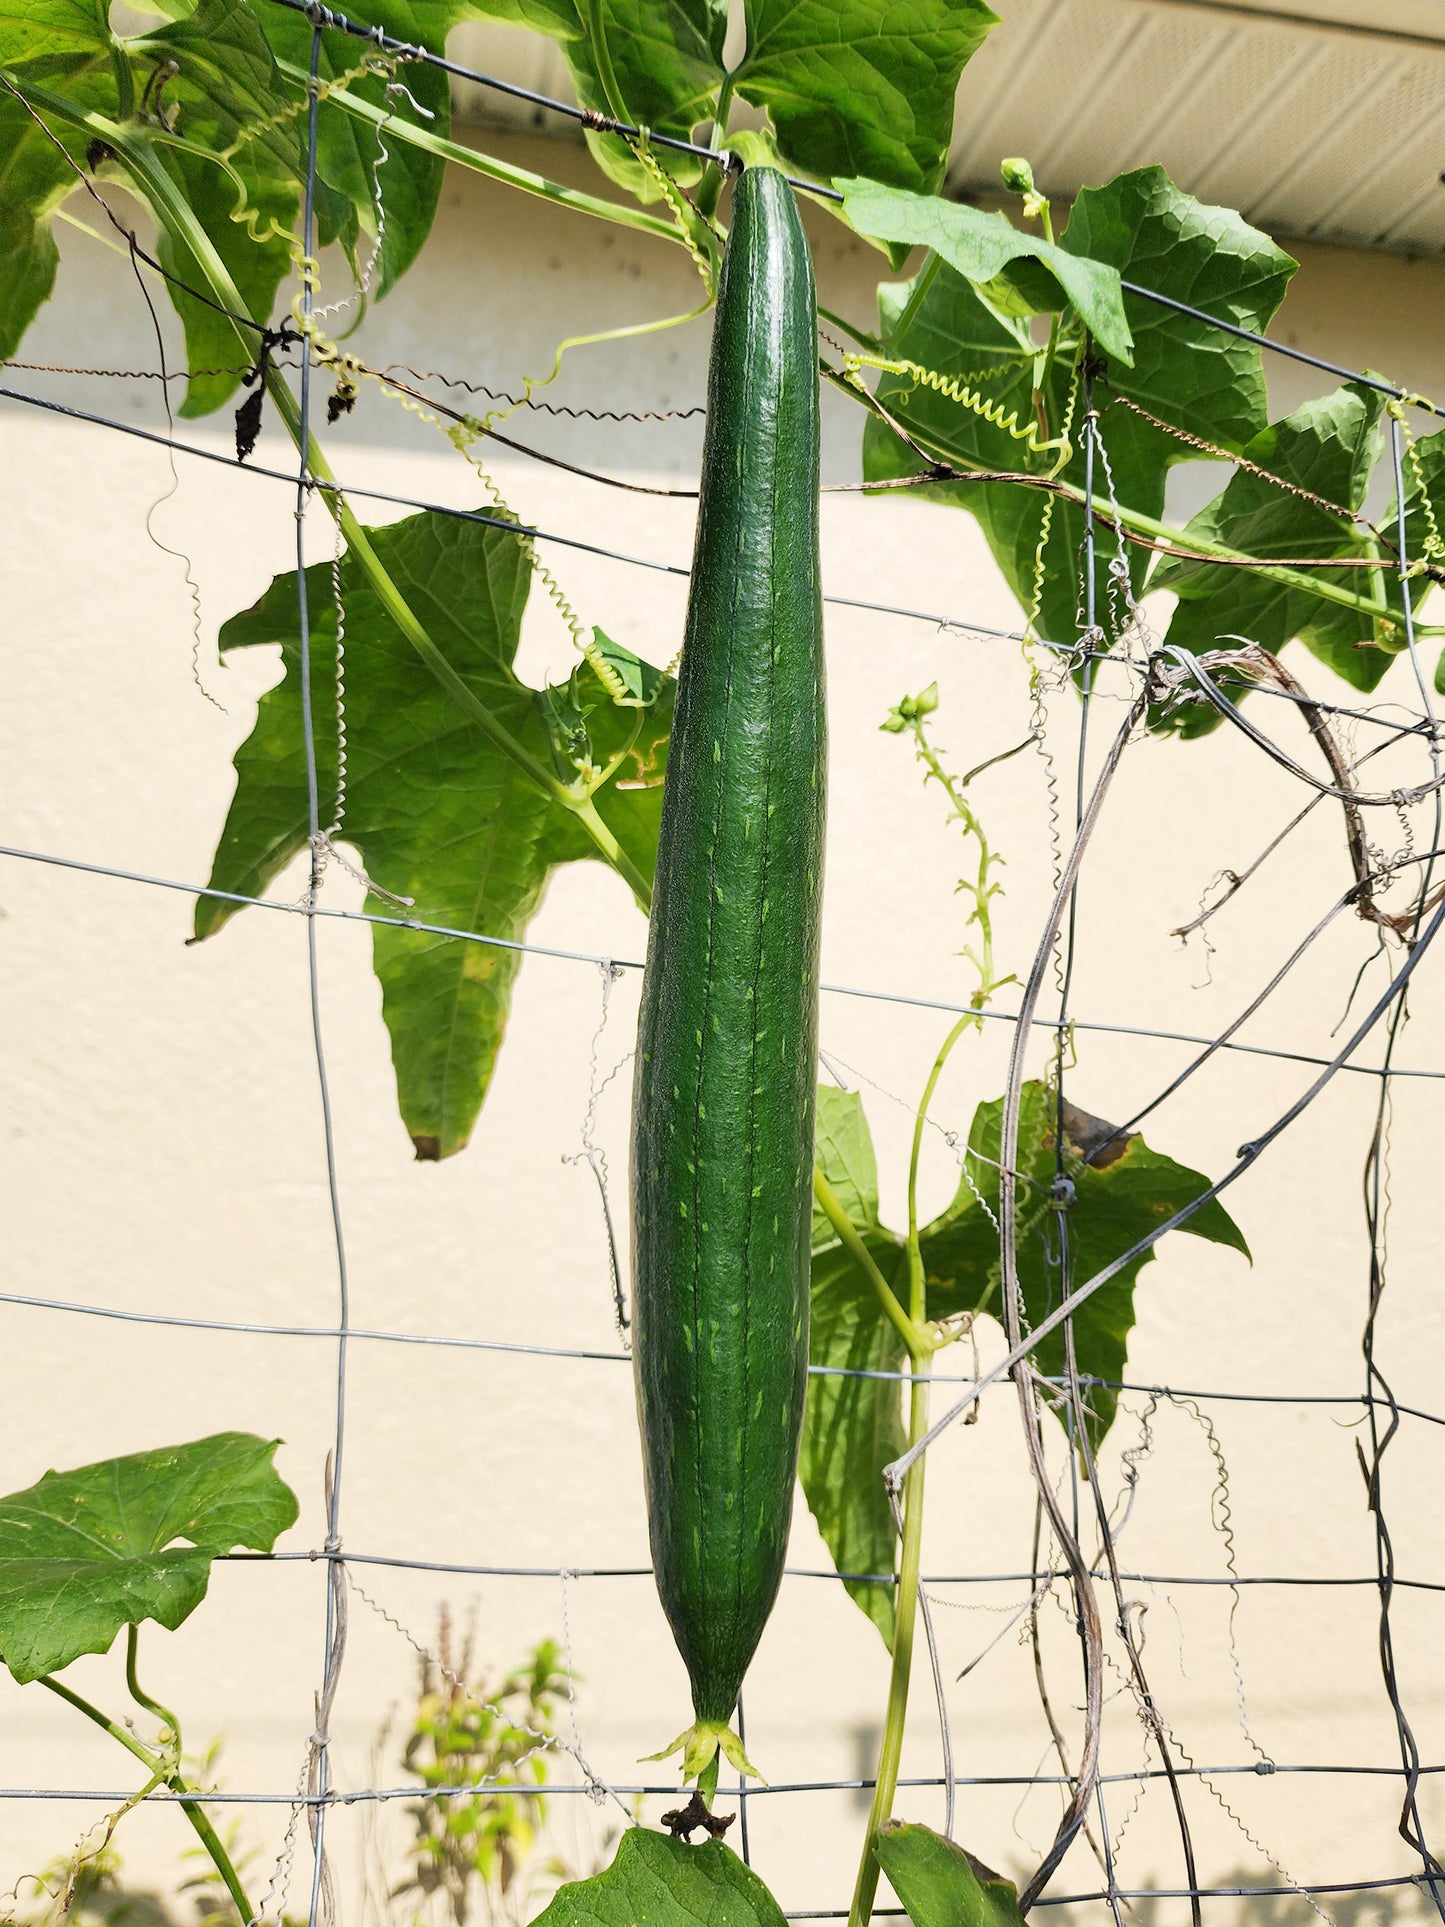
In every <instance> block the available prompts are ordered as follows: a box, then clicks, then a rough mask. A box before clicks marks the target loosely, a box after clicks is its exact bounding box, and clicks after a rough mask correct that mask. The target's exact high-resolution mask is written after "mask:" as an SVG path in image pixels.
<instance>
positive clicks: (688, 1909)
mask: <svg viewBox="0 0 1445 1927" xmlns="http://www.w3.org/2000/svg"><path fill="white" fill-rule="evenodd" d="M533 1927H783V1912H782V1909H781V1908H780V1907H779V1906H778V1903H777V1901H776V1900H774V1899H773V1896H772V1895H771V1894H770V1893H769V1892H768V1890H767V1888H766V1887H765V1886H764V1885H763V1883H762V1881H761V1880H759V1879H758V1876H757V1875H756V1874H755V1873H754V1872H753V1871H752V1869H751V1868H750V1867H747V1866H745V1865H744V1864H743V1862H742V1861H741V1860H739V1858H738V1856H737V1855H736V1854H735V1853H734V1852H733V1850H732V1848H731V1847H727V1846H724V1845H723V1843H722V1841H721V1840H705V1841H704V1842H703V1843H702V1845H701V1846H698V1847H690V1846H688V1845H686V1843H685V1842H683V1841H681V1840H673V1839H671V1838H670V1837H669V1836H668V1835H667V1834H665V1833H653V1832H652V1831H651V1830H650V1829H648V1828H646V1827H629V1828H628V1829H627V1831H626V1832H625V1833H624V1834H623V1836H622V1838H621V1839H620V1840H619V1841H618V1843H617V1852H616V1853H615V1854H614V1855H613V1859H612V1865H611V1866H610V1867H607V1868H605V1869H604V1870H603V1872H601V1873H598V1874H593V1875H592V1877H591V1879H590V1880H569V1881H568V1882H567V1883H566V1885H565V1886H562V1887H559V1888H558V1889H557V1891H556V1893H555V1894H554V1895H553V1896H552V1899H551V1901H550V1902H549V1904H548V1905H547V1906H546V1908H544V1910H543V1911H542V1912H541V1913H540V1914H538V1916H537V1918H536V1920H535V1921H534V1922H533Z"/></svg>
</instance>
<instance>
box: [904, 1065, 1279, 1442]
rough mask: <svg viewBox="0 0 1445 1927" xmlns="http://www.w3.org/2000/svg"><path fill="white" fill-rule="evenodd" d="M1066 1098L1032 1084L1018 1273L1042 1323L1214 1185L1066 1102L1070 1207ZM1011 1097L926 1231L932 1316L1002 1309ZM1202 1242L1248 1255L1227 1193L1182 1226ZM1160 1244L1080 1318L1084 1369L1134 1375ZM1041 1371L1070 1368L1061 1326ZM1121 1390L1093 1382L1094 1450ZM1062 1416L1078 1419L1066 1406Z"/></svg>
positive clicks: (980, 1129)
mask: <svg viewBox="0 0 1445 1927" xmlns="http://www.w3.org/2000/svg"><path fill="white" fill-rule="evenodd" d="M1056 1121H1057V1120H1056V1100H1055V1095H1054V1092H1053V1091H1052V1090H1051V1089H1050V1088H1049V1087H1048V1086H1047V1085H1045V1084H1041V1083H1037V1082H1034V1083H1027V1084H1025V1085H1024V1087H1023V1092H1022V1098H1021V1105H1020V1113H1019V1137H1018V1155H1017V1160H1016V1168H1017V1170H1018V1173H1019V1187H1018V1201H1019V1202H1018V1226H1019V1230H1018V1269H1019V1285H1020V1289H1021V1293H1022V1297H1023V1307H1024V1315H1025V1318H1026V1320H1027V1321H1028V1323H1029V1324H1030V1325H1037V1324H1039V1323H1040V1322H1041V1321H1042V1320H1043V1319H1044V1318H1046V1317H1047V1316H1048V1314H1049V1313H1050V1312H1051V1311H1052V1310H1053V1309H1054V1308H1055V1306H1056V1305H1058V1304H1059V1303H1060V1302H1061V1300H1062V1299H1063V1298H1064V1297H1065V1295H1066V1293H1067V1291H1071V1290H1073V1289H1074V1288H1075V1287H1076V1286H1078V1285H1081V1284H1083V1283H1084V1281H1085V1280H1086V1279H1088V1278H1090V1277H1092V1276H1093V1275H1094V1273H1095V1272H1097V1271H1100V1270H1102V1269H1103V1268H1104V1266H1105V1265H1107V1264H1110V1263H1112V1261H1113V1260H1114V1259H1115V1258H1117V1257H1118V1256H1119V1255H1120V1254H1121V1253H1122V1252H1125V1251H1127V1250H1128V1249H1129V1248H1130V1246H1132V1245H1133V1244H1135V1243H1136V1242H1137V1241H1138V1240H1139V1239H1140V1238H1142V1237H1144V1236H1146V1235H1147V1233H1149V1232H1150V1231H1152V1230H1153V1229H1154V1228H1155V1227H1156V1226H1157V1225H1158V1224H1159V1223H1160V1222H1161V1221H1162V1220H1164V1219H1166V1218H1169V1217H1172V1216H1173V1214H1174V1213H1175V1212H1176V1211H1178V1210H1180V1209H1181V1208H1182V1207H1183V1206H1184V1205H1186V1204H1188V1203H1189V1202H1190V1201H1191V1199H1194V1198H1197V1197H1198V1196H1199V1195H1200V1193H1201V1192H1203V1191H1206V1190H1208V1188H1209V1180H1208V1178H1206V1177H1204V1176H1203V1175H1202V1174H1201V1173H1200V1172H1198V1171H1191V1170H1190V1169H1189V1168H1188V1167H1187V1166H1186V1165H1182V1164H1176V1163H1175V1161H1174V1160H1173V1159H1172V1158H1170V1157H1166V1156H1164V1154H1163V1153H1162V1152H1159V1151H1154V1150H1151V1149H1150V1147H1149V1146H1148V1145H1147V1144H1146V1143H1145V1142H1144V1140H1143V1138H1142V1137H1139V1136H1137V1135H1133V1134H1131V1135H1129V1136H1126V1137H1122V1138H1121V1137H1120V1136H1118V1135H1117V1133H1115V1131H1114V1127H1113V1126H1112V1125H1110V1124H1107V1123H1105V1122H1104V1121H1103V1120H1102V1119H1100V1118H1096V1117H1092V1116H1090V1115H1089V1113H1088V1112H1086V1111H1080V1110H1078V1109H1076V1108H1075V1107H1074V1106H1073V1105H1071V1104H1065V1106H1064V1120H1063V1121H1064V1171H1065V1175H1066V1176H1067V1178H1068V1179H1069V1181H1070V1182H1071V1183H1072V1185H1073V1187H1074V1192H1073V1200H1072V1202H1071V1203H1070V1204H1069V1205H1068V1207H1067V1209H1066V1210H1060V1209H1058V1208H1056V1205H1055V1202H1054V1201H1053V1199H1052V1198H1051V1189H1052V1186H1053V1183H1054V1176H1055V1169H1056V1160H1055V1156H1054V1146H1055V1129H1056ZM1002 1142H1003V1100H1002V1098H999V1099H997V1100H995V1101H993V1102H991V1103H987V1104H981V1105H980V1106H979V1107H978V1109H977V1111H975V1113H974V1118H973V1125H972V1128H971V1130H970V1132H969V1140H968V1151H967V1153H966V1160H965V1171H964V1177H963V1181H962V1182H961V1183H960V1185H959V1188H958V1193H957V1195H956V1197H955V1198H954V1200H953V1203H952V1204H951V1205H950V1206H949V1207H948V1209H947V1211H945V1212H943V1213H942V1214H941V1215H940V1216H939V1217H937V1218H935V1219H934V1221H933V1223H932V1224H930V1225H929V1226H927V1227H926V1229H925V1230H924V1232H923V1234H922V1238H921V1241H920V1242H921V1249H922V1255H923V1262H924V1267H925V1271H926V1273H927V1277H928V1309H929V1315H930V1316H931V1317H945V1316H948V1315H950V1314H953V1313H958V1312H965V1311H977V1310H984V1311H988V1312H990V1313H991V1314H992V1315H993V1316H994V1317H995V1318H997V1317H999V1316H1000V1293H1001V1290H1002V1285H1001V1278H1000V1259H999V1234H998V1227H997V1222H996V1220H997V1217H998V1213H999V1208H1000V1198H999V1162H1000V1159H1001V1156H1002ZM1179 1229H1180V1230H1181V1231H1188V1232H1190V1233H1191V1234H1192V1235H1193V1236H1194V1237H1196V1238H1205V1239H1207V1240H1209V1241H1210V1242H1211V1243H1213V1244H1223V1245H1229V1246H1232V1247H1233V1248H1234V1249H1235V1250H1236V1251H1240V1252H1242V1253H1243V1254H1244V1256H1245V1257H1246V1258H1247V1257H1248V1256H1249V1247H1248V1246H1247V1245H1246V1243H1245V1241H1244V1235H1243V1233H1242V1232H1241V1231H1240V1229H1239V1227H1238V1226H1237V1225H1236V1224H1235V1222H1234V1220H1233V1219H1232V1218H1231V1217H1230V1216H1229V1214H1228V1212H1227V1211H1226V1210H1225V1209H1224V1207H1223V1205H1222V1204H1220V1202H1219V1200H1218V1199H1217V1198H1213V1199H1211V1200H1210V1202H1209V1203H1208V1204H1206V1205H1203V1206H1201V1208H1200V1209H1199V1210H1198V1211H1197V1212H1196V1213H1195V1214H1194V1216H1193V1217H1191V1218H1188V1219H1186V1220H1185V1222H1184V1223H1183V1224H1182V1225H1181V1226H1180V1227H1179ZM1061 1230H1063V1231H1064V1232H1066V1233H1067V1238H1068V1252H1069V1264H1068V1278H1067V1284H1066V1283H1065V1280H1064V1278H1063V1277H1062V1276H1061V1272H1060V1264H1059V1253H1060V1249H1061V1247H1060V1233H1061ZM1156 1250H1157V1247H1151V1248H1150V1249H1149V1250H1148V1251H1146V1252H1143V1253H1141V1254H1140V1256H1139V1257H1137V1258H1135V1259H1134V1260H1133V1261H1132V1262H1131V1263H1130V1264H1128V1265H1126V1266H1125V1267H1124V1269H1123V1270H1122V1271H1120V1272H1118V1273H1117V1274H1116V1275H1115V1276H1114V1277H1113V1278H1111V1279H1110V1280H1109V1281H1108V1283H1107V1284H1104V1285H1101V1286H1100V1287H1099V1288H1098V1289H1097V1290H1096V1291H1095V1292H1094V1293H1093V1294H1092V1295H1091V1296H1090V1297H1089V1298H1087V1299H1085V1301H1084V1303H1083V1304H1082V1305H1081V1306H1080V1307H1079V1309H1078V1310H1077V1311H1076V1312H1075V1313H1074V1316H1073V1319H1072V1321H1071V1322H1072V1324H1073V1331H1074V1355H1075V1360H1076V1363H1077V1365H1078V1369H1079V1371H1080V1373H1081V1374H1083V1375H1085V1376H1092V1377H1098V1378H1102V1379H1111V1380H1118V1379H1121V1378H1122V1377H1123V1375H1124V1365H1125V1362H1126V1359H1127V1356H1128V1341H1129V1333H1130V1331H1131V1330H1132V1329H1133V1326H1134V1287H1135V1284H1136V1283H1137V1281H1138V1277H1139V1273H1140V1271H1141V1270H1142V1269H1143V1267H1144V1266H1145V1265H1146V1264H1148V1263H1149V1262H1150V1260H1151V1259H1152V1258H1153V1257H1154V1255H1155V1251H1156ZM1034 1359H1035V1362H1036V1363H1037V1364H1038V1366H1039V1369H1040V1370H1041V1371H1042V1372H1044V1373H1046V1374H1048V1375H1050V1376H1055V1375H1060V1374H1062V1373H1063V1371H1064V1369H1065V1341H1064V1334H1063V1332H1062V1330H1058V1331H1054V1332H1051V1333H1050V1334H1049V1335H1048V1336H1047V1337H1045V1338H1044V1339H1043V1341H1042V1342H1041V1343H1040V1345H1039V1346H1038V1347H1037V1349H1036V1351H1035V1352H1034ZM1117 1404H1118V1398H1117V1394H1116V1393H1115V1392H1113V1391H1112V1390H1110V1389H1109V1388H1108V1387H1107V1386H1094V1387H1091V1388H1090V1389H1089V1391H1088V1393H1087V1397H1086V1406H1087V1411H1088V1415H1089V1433H1090V1438H1091V1440H1092V1442H1093V1443H1094V1445H1095V1446H1096V1447H1097V1445H1098V1443H1099V1441H1100V1440H1101V1439H1102V1438H1103V1437H1104V1434H1105V1433H1106V1432H1107V1431H1108V1429H1109V1427H1110V1425H1111V1424H1112V1423H1113V1419H1114V1412H1115V1408H1116V1406H1117ZM1060 1421H1061V1423H1067V1414H1066V1413H1065V1412H1063V1411H1062V1410H1060Z"/></svg>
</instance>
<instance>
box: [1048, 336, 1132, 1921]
mask: <svg viewBox="0 0 1445 1927" xmlns="http://www.w3.org/2000/svg"><path fill="white" fill-rule="evenodd" d="M1098 434H1099V413H1098V410H1097V409H1096V408H1095V406H1094V377H1093V373H1092V371H1091V370H1090V369H1089V368H1088V367H1087V366H1086V367H1085V371H1084V556H1083V584H1082V587H1083V608H1082V610H1078V611H1076V617H1077V616H1078V615H1082V617H1083V632H1084V633H1083V638H1082V642H1083V655H1084V659H1083V665H1082V671H1081V674H1080V677H1079V746H1078V754H1077V759H1076V762H1075V767H1074V834H1075V836H1077V835H1078V833H1079V830H1080V828H1081V827H1082V824H1083V821H1084V802H1085V797H1084V780H1085V771H1086V766H1087V760H1088V746H1089V702H1090V697H1091V696H1092V694H1093V685H1094V649H1095V642H1096V637H1097V622H1098V573H1097V569H1098V550H1097V541H1096V528H1095V521H1094V477H1095V462H1096V457H1097V453H1098ZM1078 905H1079V892H1078V886H1077V883H1076V884H1075V887H1074V888H1073V890H1071V891H1070V893H1069V917H1068V925H1067V928H1066V932H1065V936H1064V957H1063V968H1062V971H1061V973H1060V979H1059V1022H1058V1028H1057V1029H1056V1030H1055V1032H1054V1186H1055V1191H1056V1194H1057V1196H1058V1202H1059V1210H1058V1211H1057V1213H1056V1215H1055V1231H1056V1238H1057V1243H1056V1246H1055V1250H1056V1253H1057V1273H1058V1281H1059V1297H1060V1302H1062V1301H1063V1299H1065V1298H1067V1297H1068V1295H1069V1291H1070V1288H1071V1272H1072V1269H1073V1266H1072V1262H1071V1259H1072V1253H1071V1250H1070V1244H1069V1225H1068V1212H1067V1201H1068V1199H1069V1195H1070V1194H1069V1193H1068V1192H1067V1191H1066V1190H1065V1188H1064V1187H1065V1186H1066V1185H1067V1183H1068V1175H1067V1172H1066V1170H1065V1163H1064V1052H1065V1048H1066V1036H1067V1033H1066V1031H1065V1028H1064V1026H1065V1025H1066V1023H1067V1022H1068V1016H1069V994H1070V991H1071V989H1072V987H1073V978H1074V948H1075V935H1076V929H1077V920H1078ZM1045 1262H1046V1263H1047V1262H1048V1260H1047V1257H1046V1258H1045ZM1063 1340H1064V1374H1065V1377H1066V1379H1067V1381H1068V1403H1067V1406H1066V1408H1065V1413H1064V1418H1065V1427H1066V1432H1067V1444H1068V1454H1069V1499H1070V1507H1071V1511H1072V1523H1073V1529H1074V1540H1075V1543H1076V1544H1078V1543H1079V1533H1080V1526H1081V1518H1080V1514H1081V1505H1080V1494H1079V1440H1078V1435H1077V1426H1078V1421H1079V1412H1080V1396H1079V1382H1078V1360H1077V1357H1076V1354H1075V1349H1074V1321H1073V1319H1072V1318H1070V1319H1069V1320H1068V1321H1067V1322H1066V1323H1065V1325H1064V1330H1063ZM1089 1564H1090V1566H1092V1564H1093V1561H1092V1560H1091V1561H1089ZM1035 1583H1036V1584H1037V1581H1035ZM1089 1583H1090V1585H1092V1584H1093V1581H1092V1579H1091V1580H1090V1581H1089ZM1079 1639H1080V1644H1081V1646H1082V1647H1083V1661H1084V1670H1085V1673H1086V1674H1087V1672H1088V1668H1089V1652H1088V1647H1087V1645H1086V1644H1085V1643H1084V1627H1083V1621H1082V1618H1081V1619H1080V1620H1079ZM1102 1751H1103V1736H1102V1734H1101V1735H1100V1760H1099V1772H1098V1774H1097V1775H1096V1777H1095V1783H1094V1804H1095V1806H1096V1808H1097V1809H1098V1814H1099V1838H1100V1848H1099V1851H1100V1856H1101V1858H1102V1861H1103V1873H1104V1880H1105V1884H1106V1886H1107V1888H1108V1901H1109V1909H1110V1912H1111V1913H1112V1914H1113V1916H1114V1921H1115V1927H1123V1916H1122V1914H1121V1912H1120V1906H1119V1899H1118V1881H1117V1879H1116V1878H1115V1872H1114V1853H1113V1843H1112V1840H1111V1838H1110V1832H1109V1816H1108V1812H1107V1810H1106V1807H1105V1802H1104V1788H1103V1784H1102V1777H1101V1776H1102V1771H1103V1758H1102Z"/></svg>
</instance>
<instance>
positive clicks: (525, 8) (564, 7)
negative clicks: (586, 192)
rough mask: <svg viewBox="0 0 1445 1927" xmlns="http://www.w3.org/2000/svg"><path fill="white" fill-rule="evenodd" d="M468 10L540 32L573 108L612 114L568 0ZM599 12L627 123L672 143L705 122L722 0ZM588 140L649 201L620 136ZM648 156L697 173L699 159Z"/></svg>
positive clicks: (665, 0) (667, 0)
mask: <svg viewBox="0 0 1445 1927" xmlns="http://www.w3.org/2000/svg"><path fill="white" fill-rule="evenodd" d="M469 11H470V12H472V13H473V14H480V15H483V16H485V17H487V18H489V19H493V20H510V21H514V22H516V23H517V24H518V25H520V26H527V27H532V28H534V29H536V30H537V31H538V32H540V33H545V34H549V35H550V36H551V37H552V38H553V39H554V40H557V41H558V42H560V44H561V50H562V53H563V55H564V56H565V58H566V61H567V65H568V67H569V68H570V69H571V73H572V80H573V84H574V86H575V87H576V90H577V98H578V100H579V101H580V102H581V104H582V105H583V106H584V107H590V108H592V109H593V110H594V111H595V112H597V113H602V114H610V113H611V111H612V109H611V106H610V105H609V103H608V100H607V97H606V94H605V92H604V91H603V86H602V81H601V78H600V76H599V74H598V71H597V60H596V56H595V55H594V53H593V50H592V44H591V36H590V33H589V32H588V30H587V28H586V25H585V20H586V14H585V11H584V10H583V9H582V8H581V7H579V6H577V5H574V4H573V0H475V4H474V5H473V6H472V7H471V8H470V9H469ZM600 11H601V21H602V31H603V34H604V36H605V38H606V42H607V47H608V50H609V52H610V53H611V55H612V66H613V70H614V73H615V75H616V79H617V84H618V87H619V89H620V90H621V94H622V103H623V105H624V106H625V107H626V109H627V118H628V120H629V121H630V122H631V124H632V125H633V126H634V127H647V128H650V129H651V130H652V132H653V133H656V134H666V135H669V136H670V137H671V138H672V139H674V140H691V139H693V138H694V136H695V131H696V129H697V128H698V127H699V125H700V124H701V123H703V122H705V121H710V120H711V119H712V117H713V113H714V110H715V108H716V106H717V96H718V89H719V88H720V87H721V85H722V80H723V58H722V56H723V41H724V39H725V38H726V35H727V4H726V0H601V6H600ZM587 144H588V146H589V147H590V148H591V149H592V154H593V158H594V159H595V160H596V162H597V164H598V166H599V167H601V169H602V170H603V172H604V173H605V174H607V175H608V176H610V178H611V179H612V180H614V181H616V182H617V183H618V184H619V185H620V186H622V187H625V188H627V189H628V190H629V191H630V192H631V193H633V194H636V195H637V196H638V198H639V199H640V200H643V201H655V200H656V199H657V198H658V194H659V190H658V187H657V183H656V181H655V180H654V179H653V177H652V175H651V174H650V173H649V172H648V171H647V170H646V169H645V168H644V167H643V166H642V165H641V163H640V162H639V161H638V160H637V159H636V158H635V156H634V154H633V152H632V149H631V147H630V146H629V145H628V143H627V142H626V141H625V140H623V139H621V138H620V136H618V135H616V134H599V133H593V132H589V133H588V135H587ZM655 158H656V159H657V161H658V162H659V164H660V165H662V166H664V167H665V168H666V169H667V171H668V172H669V173H670V174H672V175H673V176H674V177H675V178H676V179H677V180H679V181H681V182H682V183H683V184H684V185H686V184H688V183H690V182H692V181H695V180H697V179H698V177H699V176H700V174H701V172H702V167H703V163H702V162H701V161H699V160H697V159H696V158H693V157H690V156H688V155H685V154H676V153H669V152H668V151H667V150H666V149H665V148H658V149H657V150H656V156H655Z"/></svg>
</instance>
